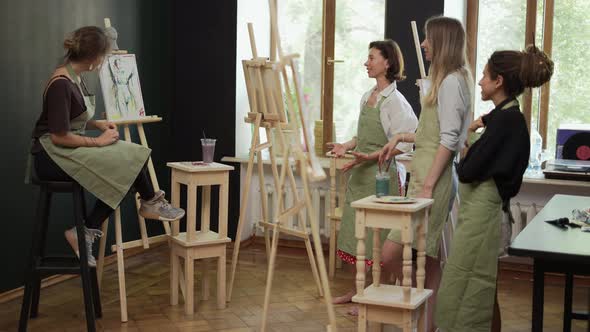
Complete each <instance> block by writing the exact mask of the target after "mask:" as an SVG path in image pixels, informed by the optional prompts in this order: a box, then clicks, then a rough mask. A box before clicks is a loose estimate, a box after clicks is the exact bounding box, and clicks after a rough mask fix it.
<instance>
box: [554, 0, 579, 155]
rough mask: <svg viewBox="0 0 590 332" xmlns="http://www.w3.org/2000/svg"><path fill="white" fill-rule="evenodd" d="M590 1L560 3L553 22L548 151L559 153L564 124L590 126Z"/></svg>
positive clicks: (556, 7) (562, 0)
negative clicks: (589, 68)
mask: <svg viewBox="0 0 590 332" xmlns="http://www.w3.org/2000/svg"><path fill="white" fill-rule="evenodd" d="M588 17H590V1H588V0H557V1H555V15H554V21H553V56H552V59H553V61H554V63H555V67H554V73H553V77H552V78H551V84H550V86H551V92H550V97H549V123H548V129H547V136H548V137H547V148H548V149H549V150H550V153H551V154H550V155H554V153H555V136H556V133H557V128H558V127H559V125H560V124H570V123H586V124H588V123H590V108H589V107H588V105H590V94H589V93H588V86H590V78H589V77H588V74H587V73H586V70H585V68H586V67H587V62H588V61H587V59H586V58H587V56H586V55H587V54H589V53H590V39H589V38H588V37H589V36H590V20H588Z"/></svg>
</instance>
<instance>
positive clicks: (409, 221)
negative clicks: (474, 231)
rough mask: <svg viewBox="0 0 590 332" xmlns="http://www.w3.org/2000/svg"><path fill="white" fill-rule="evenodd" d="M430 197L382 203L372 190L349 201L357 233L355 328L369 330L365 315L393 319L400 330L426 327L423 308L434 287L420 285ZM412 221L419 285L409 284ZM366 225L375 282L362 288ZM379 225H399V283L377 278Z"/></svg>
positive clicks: (388, 321)
mask: <svg viewBox="0 0 590 332" xmlns="http://www.w3.org/2000/svg"><path fill="white" fill-rule="evenodd" d="M432 203H433V200H432V199H426V198H416V199H414V201H413V202H411V203H409V204H408V203H404V204H386V203H379V202H376V198H375V196H374V195H372V196H369V197H365V198H363V199H360V200H358V201H355V202H352V204H351V206H352V207H353V208H355V210H356V212H355V223H356V224H355V237H356V238H357V253H356V254H357V256H356V257H357V262H356V295H355V296H354V297H353V298H352V301H353V302H355V303H358V304H359V316H358V331H359V332H364V331H366V330H367V321H371V322H376V323H377V325H378V327H379V325H380V324H381V323H385V324H393V325H396V326H398V327H401V328H402V329H403V331H404V332H411V331H414V330H415V329H417V330H418V331H423V332H426V312H427V310H426V308H427V305H428V298H429V297H430V296H431V295H432V291H431V290H429V289H424V279H425V276H426V270H425V269H424V268H425V263H426V252H425V251H426V231H427V227H428V210H429V208H430V206H431V205H432ZM414 226H416V233H417V234H416V236H415V238H416V239H417V244H418V248H417V249H418V259H417V266H418V268H417V271H416V283H417V287H416V288H412V287H411V286H412V274H413V273H412V242H413V240H414ZM367 228H369V229H371V230H370V231H372V232H373V266H372V273H373V284H372V285H370V286H369V287H367V288H365V254H366V248H365V238H366V233H367ZM383 229H400V231H401V241H402V244H403V269H402V272H403V280H402V286H394V285H382V284H381V266H380V260H381V240H380V232H381V230H383Z"/></svg>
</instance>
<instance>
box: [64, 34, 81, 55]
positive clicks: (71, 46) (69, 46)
mask: <svg viewBox="0 0 590 332" xmlns="http://www.w3.org/2000/svg"><path fill="white" fill-rule="evenodd" d="M78 46H79V42H77V41H76V40H75V39H74V36H69V37H68V38H66V39H65V40H64V48H65V49H66V50H68V51H73V52H76V51H77V49H78Z"/></svg>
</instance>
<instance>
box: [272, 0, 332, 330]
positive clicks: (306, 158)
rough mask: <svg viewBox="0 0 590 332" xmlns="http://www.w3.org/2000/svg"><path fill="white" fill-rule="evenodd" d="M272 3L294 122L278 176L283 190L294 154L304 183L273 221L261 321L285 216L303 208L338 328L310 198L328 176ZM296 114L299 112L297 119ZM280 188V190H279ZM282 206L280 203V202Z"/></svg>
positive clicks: (274, 32)
mask: <svg viewBox="0 0 590 332" xmlns="http://www.w3.org/2000/svg"><path fill="white" fill-rule="evenodd" d="M269 7H270V19H271V30H272V33H271V59H272V56H274V54H275V51H277V50H278V55H279V64H280V66H277V67H275V68H276V69H275V70H280V71H281V73H282V76H283V84H284V90H282V92H283V93H284V94H285V97H286V98H284V99H286V100H287V105H288V115H289V124H290V125H291V129H292V131H291V133H292V135H290V137H289V141H288V142H287V141H286V140H285V137H284V135H283V131H282V129H280V128H279V130H277V132H276V133H277V134H278V136H279V139H280V141H281V142H283V144H284V145H283V147H284V150H283V152H284V154H283V167H282V169H281V177H280V179H279V189H280V190H282V189H283V188H284V185H285V181H286V175H287V171H290V170H291V168H290V166H289V160H290V159H291V158H293V159H294V160H295V164H296V168H297V169H298V171H299V176H300V178H301V183H302V184H303V200H300V199H299V197H298V196H295V202H294V203H293V206H292V207H290V208H288V209H285V210H283V211H282V212H281V214H280V215H279V216H278V220H277V222H276V223H274V224H273V225H272V227H273V228H272V229H273V237H272V246H271V251H270V257H269V263H268V272H267V278H266V290H265V293H264V306H263V311H262V324H261V331H265V330H266V322H267V320H268V307H269V302H270V293H271V290H272V281H273V274H274V267H275V266H274V264H275V259H276V254H277V247H278V243H279V233H280V232H283V231H285V228H284V226H283V224H284V223H285V221H286V219H287V218H288V217H289V216H291V215H293V214H296V213H300V212H302V210H303V209H305V211H307V215H308V218H309V220H310V224H311V233H312V236H313V244H314V249H315V254H316V257H317V260H318V269H319V274H320V281H321V286H322V290H323V293H324V301H325V303H326V308H327V311H328V317H329V324H328V326H327V331H336V330H337V325H336V315H335V313H334V306H333V304H332V294H331V291H330V286H329V281H328V273H327V271H326V263H325V260H324V253H323V248H322V242H321V238H320V228H319V221H318V220H317V215H316V214H315V213H314V212H313V204H312V201H311V192H310V190H309V182H310V181H311V182H315V181H321V180H323V179H325V178H326V174H325V173H324V170H323V168H322V167H321V166H320V165H319V162H318V160H317V158H316V157H315V155H313V154H312V153H311V152H310V150H311V149H312V147H311V145H310V143H309V142H310V141H309V132H308V131H307V127H306V122H305V114H304V110H303V105H304V103H303V98H302V97H303V94H302V92H301V85H300V80H299V72H298V70H297V67H296V62H295V59H296V58H298V57H299V55H298V54H290V55H284V54H283V50H282V47H281V42H280V35H279V29H278V22H277V4H276V0H269ZM287 68H289V69H290V74H291V77H290V78H291V80H289V76H288V73H287V70H288V69H287ZM290 81H292V83H293V90H292V89H291V87H290V83H289V82H290ZM292 96H295V97H296V101H297V105H294V104H293V98H292ZM296 114H299V119H297V117H296ZM300 132H302V134H303V144H305V147H306V148H307V152H304V150H303V147H302V143H301V140H300ZM289 180H290V181H291V183H292V186H293V185H294V181H295V179H294V177H293V174H292V173H290V172H289ZM280 192H281V191H279V193H280ZM281 199H282V196H281V195H279V202H281ZM279 206H281V204H279Z"/></svg>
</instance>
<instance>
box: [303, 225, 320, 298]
mask: <svg viewBox="0 0 590 332" xmlns="http://www.w3.org/2000/svg"><path fill="white" fill-rule="evenodd" d="M305 249H306V250H307V256H308V257H309V265H311V273H312V274H313V279H314V280H315V283H316V287H317V288H318V293H319V294H320V297H324V291H323V290H322V284H321V282H320V275H319V274H318V265H317V263H316V261H315V256H314V254H313V249H311V242H310V241H309V236H307V237H306V238H305Z"/></svg>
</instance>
